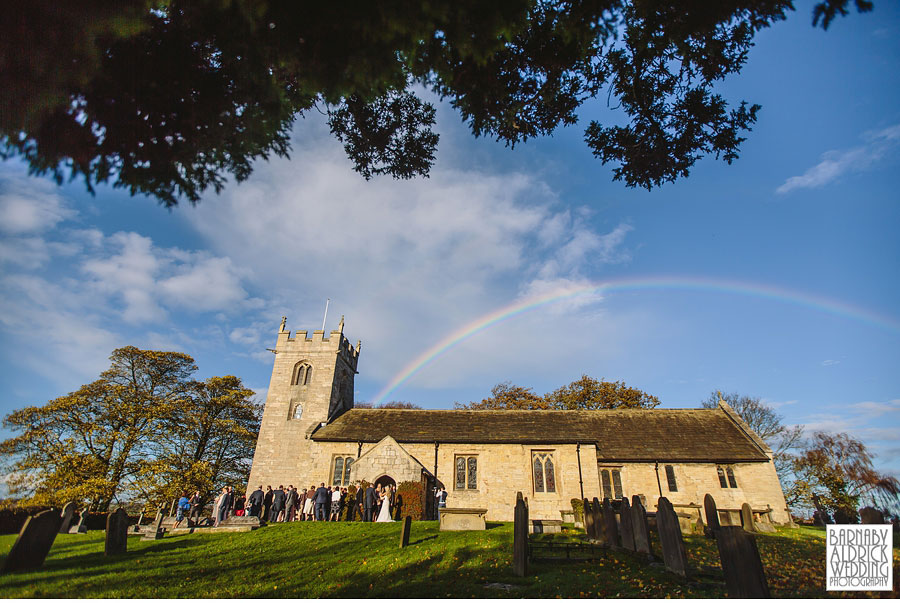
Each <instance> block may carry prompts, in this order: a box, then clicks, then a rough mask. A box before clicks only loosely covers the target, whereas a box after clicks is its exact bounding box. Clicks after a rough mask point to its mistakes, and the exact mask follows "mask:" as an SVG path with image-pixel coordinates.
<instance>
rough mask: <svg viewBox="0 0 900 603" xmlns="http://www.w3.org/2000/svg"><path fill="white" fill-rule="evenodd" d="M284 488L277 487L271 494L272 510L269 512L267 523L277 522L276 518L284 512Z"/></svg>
mask: <svg viewBox="0 0 900 603" xmlns="http://www.w3.org/2000/svg"><path fill="white" fill-rule="evenodd" d="M284 498H285V496H284V486H278V489H277V490H275V492H273V493H272V510H271V511H270V512H269V521H273V522H277V521H279V519H278V516H279V515H281V512H282V511H284Z"/></svg>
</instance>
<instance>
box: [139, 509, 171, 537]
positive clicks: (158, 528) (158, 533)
mask: <svg viewBox="0 0 900 603" xmlns="http://www.w3.org/2000/svg"><path fill="white" fill-rule="evenodd" d="M164 519H165V517H163V514H162V512H161V510H160V513H157V514H156V521H154V522H153V524H152V525H150V526H148V527H147V531H146V532H144V533H143V534H144V535H143V536H142V537H141V540H160V539H161V538H162V537H163V533H164V532H165V530H164V529H163V527H162V522H163V520H164Z"/></svg>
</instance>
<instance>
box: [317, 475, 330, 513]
mask: <svg viewBox="0 0 900 603" xmlns="http://www.w3.org/2000/svg"><path fill="white" fill-rule="evenodd" d="M315 504H316V521H325V520H326V519H328V515H327V513H326V508H328V507H329V506H330V505H331V492H330V491H329V490H328V488H326V487H325V482H322V483H320V484H319V487H318V488H316V499H315Z"/></svg>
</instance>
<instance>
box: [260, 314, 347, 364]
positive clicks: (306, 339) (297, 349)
mask: <svg viewBox="0 0 900 603" xmlns="http://www.w3.org/2000/svg"><path fill="white" fill-rule="evenodd" d="M286 323H287V318H286V317H284V316H282V317H281V327H280V328H279V329H278V340H277V341H276V342H275V353H276V354H281V353H289V354H292V355H293V354H310V353H322V352H324V351H326V350H331V351H334V352H335V353H336V354H337V355H338V356H339V357H340V360H343V362H344V363H345V364H346V365H347V366H349V367H350V368H351V369H352V370H353V372H354V373H356V372H357V370H356V367H357V364H358V362H359V351H360V348H361V347H362V342H361V341H357V342H356V346H355V347H354V346H353V345H352V344H351V343H350V341H349V340H348V339H347V338H346V337H344V317H343V316H341V322H340V323H339V324H338V328H337V329H336V330H334V331H331V333H329V334H328V336H327V337H326V335H325V331H321V330H316V331H313V333H312V337H310V336H309V331H296V332H295V333H294V336H293V337H291V332H290V330H287V329H285V325H286Z"/></svg>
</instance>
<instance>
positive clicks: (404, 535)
mask: <svg viewBox="0 0 900 603" xmlns="http://www.w3.org/2000/svg"><path fill="white" fill-rule="evenodd" d="M410 529H412V517H410V516H409V515H407V516H406V517H404V518H403V527H401V528H400V548H401V549H402V548H404V547H408V546H409V531H410Z"/></svg>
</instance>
